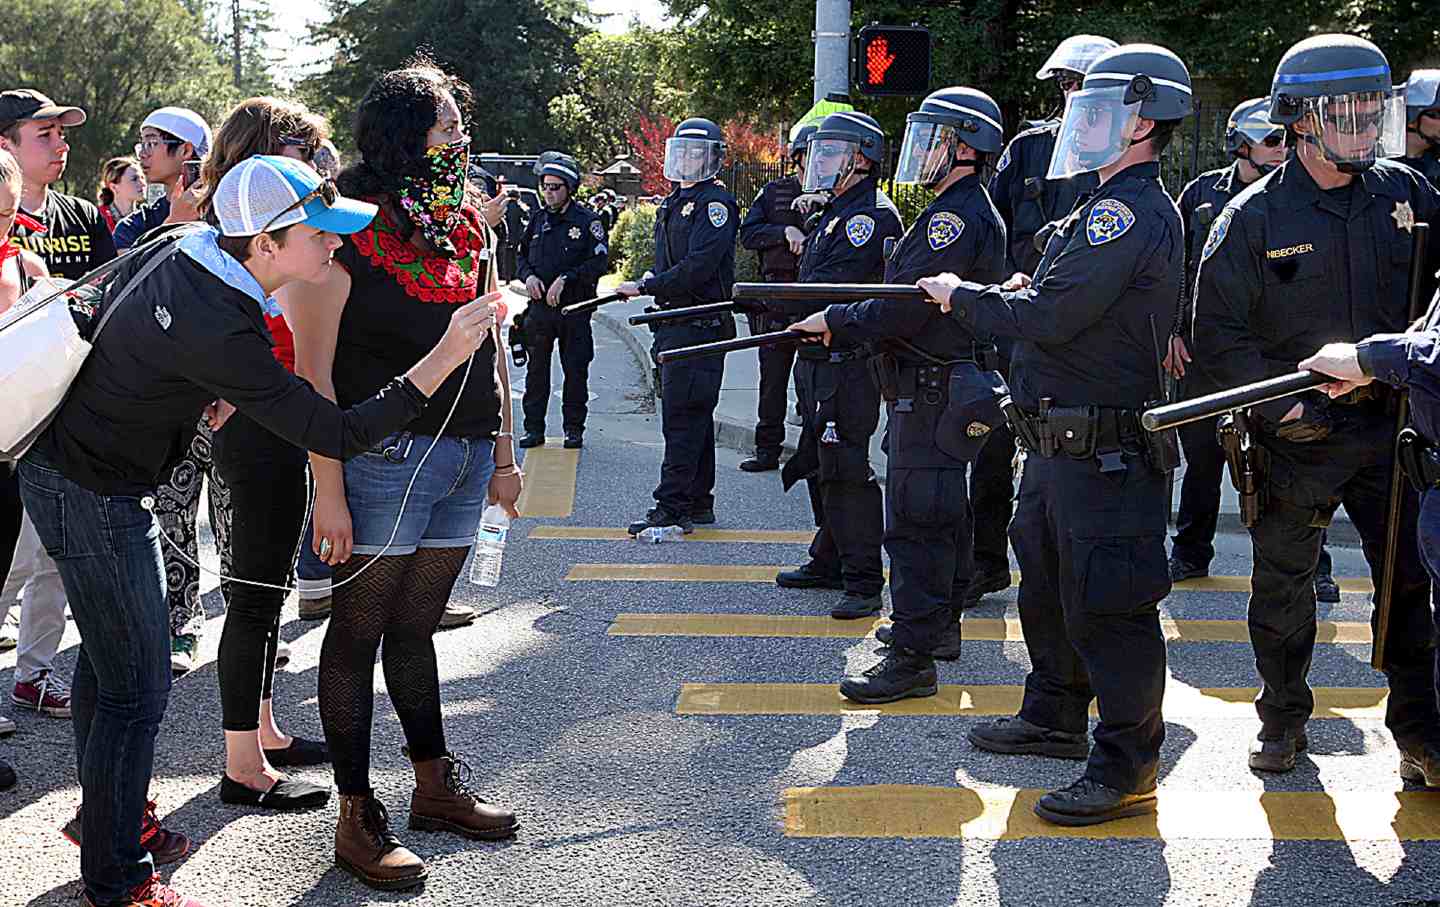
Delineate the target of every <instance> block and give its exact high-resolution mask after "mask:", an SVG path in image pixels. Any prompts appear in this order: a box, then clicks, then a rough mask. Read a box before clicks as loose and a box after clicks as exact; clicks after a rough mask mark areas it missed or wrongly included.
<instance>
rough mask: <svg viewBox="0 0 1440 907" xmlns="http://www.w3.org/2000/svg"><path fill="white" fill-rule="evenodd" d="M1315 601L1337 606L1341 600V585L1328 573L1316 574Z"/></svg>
mask: <svg viewBox="0 0 1440 907" xmlns="http://www.w3.org/2000/svg"><path fill="white" fill-rule="evenodd" d="M1315 600H1316V601H1317V602H1326V603H1328V604H1332V605H1333V604H1335V603H1336V602H1338V601H1339V600H1340V584H1339V583H1337V582H1335V577H1333V576H1331V575H1330V574H1328V573H1317V574H1315Z"/></svg>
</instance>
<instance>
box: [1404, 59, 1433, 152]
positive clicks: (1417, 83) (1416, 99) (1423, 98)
mask: <svg viewBox="0 0 1440 907" xmlns="http://www.w3.org/2000/svg"><path fill="white" fill-rule="evenodd" d="M1405 128H1406V130H1407V131H1409V132H1413V133H1415V134H1416V135H1418V136H1420V138H1422V139H1424V140H1425V142H1426V144H1428V145H1429V146H1430V147H1431V148H1440V69H1417V70H1415V71H1414V72H1412V73H1410V78H1409V79H1407V80H1406V81H1405Z"/></svg>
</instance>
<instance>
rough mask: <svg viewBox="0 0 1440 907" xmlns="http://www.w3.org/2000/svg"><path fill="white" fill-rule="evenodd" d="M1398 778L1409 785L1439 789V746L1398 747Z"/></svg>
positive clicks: (1432, 744) (1430, 744)
mask: <svg viewBox="0 0 1440 907" xmlns="http://www.w3.org/2000/svg"><path fill="white" fill-rule="evenodd" d="M1400 778H1401V780H1403V781H1408V782H1410V783H1411V784H1423V785H1425V786H1426V787H1440V745H1437V744H1434V743H1425V744H1420V745H1416V746H1402V747H1400Z"/></svg>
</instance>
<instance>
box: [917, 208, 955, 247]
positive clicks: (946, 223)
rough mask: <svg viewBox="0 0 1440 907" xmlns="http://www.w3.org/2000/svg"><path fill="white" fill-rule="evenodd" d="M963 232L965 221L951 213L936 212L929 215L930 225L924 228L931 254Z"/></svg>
mask: <svg viewBox="0 0 1440 907" xmlns="http://www.w3.org/2000/svg"><path fill="white" fill-rule="evenodd" d="M964 232H965V221H963V220H961V219H960V215H958V214H956V213H955V212H953V211H936V212H935V213H934V214H932V215H930V223H929V224H927V225H926V226H925V237H926V239H928V240H930V250H931V251H932V252H939V251H940V250H941V249H943V248H945V247H946V246H948V245H950V244H951V243H953V242H954V241H955V240H957V239H959V238H960V234H962V233H964Z"/></svg>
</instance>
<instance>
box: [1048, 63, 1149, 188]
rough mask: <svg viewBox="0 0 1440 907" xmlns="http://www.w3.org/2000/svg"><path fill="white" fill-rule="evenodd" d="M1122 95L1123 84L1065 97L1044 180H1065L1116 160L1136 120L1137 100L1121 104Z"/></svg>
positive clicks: (1126, 144) (1122, 101)
mask: <svg viewBox="0 0 1440 907" xmlns="http://www.w3.org/2000/svg"><path fill="white" fill-rule="evenodd" d="M1125 92H1126V86H1124V85H1107V86H1106V87H1104V88H1087V89H1083V90H1081V91H1077V92H1074V93H1072V94H1071V95H1070V97H1068V98H1066V100H1065V115H1064V117H1063V118H1062V119H1061V121H1060V134H1059V135H1057V136H1056V137H1055V151H1054V153H1052V154H1051V156H1050V169H1049V170H1048V171H1047V172H1046V174H1045V177H1046V179H1052V180H1054V179H1068V178H1070V177H1072V176H1075V175H1076V174H1079V173H1088V172H1091V171H1095V170H1099V169H1100V168H1101V167H1108V166H1109V165H1111V164H1113V163H1115V162H1116V161H1118V160H1120V156H1121V155H1123V154H1124V153H1125V149H1126V148H1129V147H1130V137H1131V135H1132V134H1133V133H1134V131H1135V123H1136V122H1137V121H1138V120H1139V119H1140V101H1139V100H1136V101H1135V102H1134V103H1133V104H1127V103H1125Z"/></svg>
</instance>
